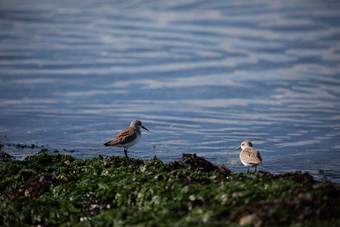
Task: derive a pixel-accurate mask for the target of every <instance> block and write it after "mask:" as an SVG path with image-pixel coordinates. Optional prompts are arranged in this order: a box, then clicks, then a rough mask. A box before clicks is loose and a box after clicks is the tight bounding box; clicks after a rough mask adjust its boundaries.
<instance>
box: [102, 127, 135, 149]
mask: <svg viewBox="0 0 340 227" xmlns="http://www.w3.org/2000/svg"><path fill="white" fill-rule="evenodd" d="M136 138H137V133H136V130H135V129H132V128H126V129H124V130H123V131H121V132H120V133H119V134H118V135H117V136H116V137H115V138H114V139H113V140H111V141H109V142H107V143H106V144H105V146H114V145H117V144H125V143H129V142H132V141H133V140H134V139H136Z"/></svg>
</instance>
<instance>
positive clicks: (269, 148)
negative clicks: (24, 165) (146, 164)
mask: <svg viewBox="0 0 340 227" xmlns="http://www.w3.org/2000/svg"><path fill="white" fill-rule="evenodd" d="M0 91H1V92H0V136H1V137H0V139H1V142H2V143H4V144H5V146H4V147H3V150H5V151H7V152H9V153H11V154H12V155H14V156H16V157H17V158H19V159H22V158H24V157H25V156H27V155H30V154H33V153H36V152H37V151H39V150H40V149H41V148H40V147H39V148H36V149H29V148H23V149H18V148H15V147H13V146H10V145H11V144H17V143H21V144H29V145H30V144H32V143H34V144H36V145H39V146H42V145H44V146H45V147H46V146H47V147H48V148H49V151H48V152H49V153H53V150H55V149H57V150H59V151H60V152H61V153H66V154H72V155H73V156H76V157H81V158H89V157H96V156H98V154H101V155H103V156H106V155H123V152H122V149H120V148H107V147H104V146H103V143H105V142H107V141H108V140H110V139H112V138H113V137H114V136H115V135H116V134H117V133H118V132H119V131H120V130H122V129H124V128H126V127H127V126H128V125H129V124H130V121H131V120H133V119H140V120H142V121H143V123H144V125H145V126H146V127H147V128H149V129H150V132H146V131H143V136H142V139H141V141H140V143H138V144H137V145H136V146H134V147H132V148H130V150H129V156H131V157H137V158H144V159H150V158H152V157H153V156H154V155H157V157H158V158H160V159H162V160H163V161H170V160H177V159H179V158H180V157H181V154H182V153H197V154H198V155H202V156H205V157H206V158H207V159H208V160H210V161H212V162H213V163H216V164H222V163H225V164H226V166H227V167H228V168H231V169H232V170H233V171H236V172H241V171H245V170H246V169H245V167H243V166H242V165H241V162H240V161H239V156H238V155H239V151H235V150H234V148H235V147H238V146H239V144H240V143H241V141H242V140H244V139H248V140H251V141H253V144H254V145H255V147H256V148H257V149H258V150H259V151H260V152H261V154H262V157H263V160H264V163H263V165H262V166H260V169H261V170H265V171H271V172H274V173H280V172H286V171H297V170H300V171H309V172H310V173H312V174H313V175H314V176H316V177H317V178H318V179H321V178H322V177H323V176H324V175H326V176H327V179H330V180H333V181H337V182H340V3H338V1H298V0H296V1H249V2H240V1H236V0H235V1H199V0H192V1H179V0H176V1H81V3H79V1H77V2H73V1H66V0H65V1H47V0H41V1H5V0H1V1H0ZM5 136H6V137H5ZM72 150H73V152H70V151H72ZM320 169H321V170H328V172H327V173H325V174H319V173H318V171H319V170H320Z"/></svg>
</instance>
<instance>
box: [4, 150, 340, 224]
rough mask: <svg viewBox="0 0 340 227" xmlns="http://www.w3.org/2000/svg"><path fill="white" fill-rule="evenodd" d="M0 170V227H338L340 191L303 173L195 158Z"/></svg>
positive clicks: (73, 161) (36, 158)
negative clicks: (234, 167)
mask: <svg viewBox="0 0 340 227" xmlns="http://www.w3.org/2000/svg"><path fill="white" fill-rule="evenodd" d="M0 163H1V168H0V173H1V181H0V200H1V204H2V205H0V225H3V226H8V225H13V224H14V225H15V224H21V225H22V224H27V225H61V224H67V225H71V224H77V223H78V224H79V223H80V222H81V223H82V225H85V226H86V225H87V226H90V225H113V224H116V225H137V224H141V225H157V224H159V223H163V224H164V225H167V226H170V225H208V224H210V225H230V224H250V225H254V226H260V225H274V224H280V225H290V224H297V223H303V224H304V225H311V226H312V225H313V226H315V224H318V225H324V224H331V225H334V224H340V218H339V217H338V213H339V212H340V208H339V206H338V204H340V185H339V184H337V183H334V182H328V181H326V182H318V181H316V180H314V178H313V177H312V176H311V175H310V174H308V173H301V172H288V173H284V174H276V175H275V174H272V173H269V172H263V171H260V172H257V173H249V174H247V173H232V172H231V171H230V170H229V169H227V168H226V167H225V166H223V165H222V166H221V167H218V166H216V165H214V164H212V163H211V162H209V161H207V160H205V159H204V158H203V157H199V156H197V155H195V154H183V158H182V159H181V160H178V161H172V162H168V163H163V162H162V161H161V160H159V159H157V158H153V159H151V160H147V161H144V160H140V159H135V158H128V159H126V158H125V157H122V156H109V157H106V158H104V157H102V156H98V157H97V158H92V159H78V158H74V157H72V156H69V155H63V154H56V155H49V154H46V153H45V152H38V153H37V154H35V155H32V156H28V157H26V158H25V159H24V160H22V161H18V160H11V158H10V156H8V154H7V155H6V153H4V152H1V161H0ZM56 217H59V218H56Z"/></svg>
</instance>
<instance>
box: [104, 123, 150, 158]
mask: <svg viewBox="0 0 340 227" xmlns="http://www.w3.org/2000/svg"><path fill="white" fill-rule="evenodd" d="M140 128H143V129H145V130H147V131H149V130H148V129H147V128H145V127H144V126H143V125H142V122H141V121H139V120H134V121H132V122H131V124H130V127H128V128H126V129H124V130H123V131H121V132H120V133H119V134H118V135H117V136H116V137H115V138H114V139H113V140H111V141H109V142H107V143H105V144H104V146H106V147H107V146H114V147H124V153H125V157H128V156H127V150H128V148H129V147H132V146H133V145H135V144H136V143H137V142H138V140H139V138H140V136H141V131H140Z"/></svg>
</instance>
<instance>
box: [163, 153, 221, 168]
mask: <svg viewBox="0 0 340 227" xmlns="http://www.w3.org/2000/svg"><path fill="white" fill-rule="evenodd" d="M182 156H183V157H182V159H181V160H179V161H173V162H169V163H167V164H166V166H167V167H168V168H170V169H191V170H199V171H205V172H208V171H214V170H217V169H218V167H217V166H215V165H214V164H212V163H211V162H209V161H207V160H205V158H203V157H199V156H197V155H196V154H182Z"/></svg>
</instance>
